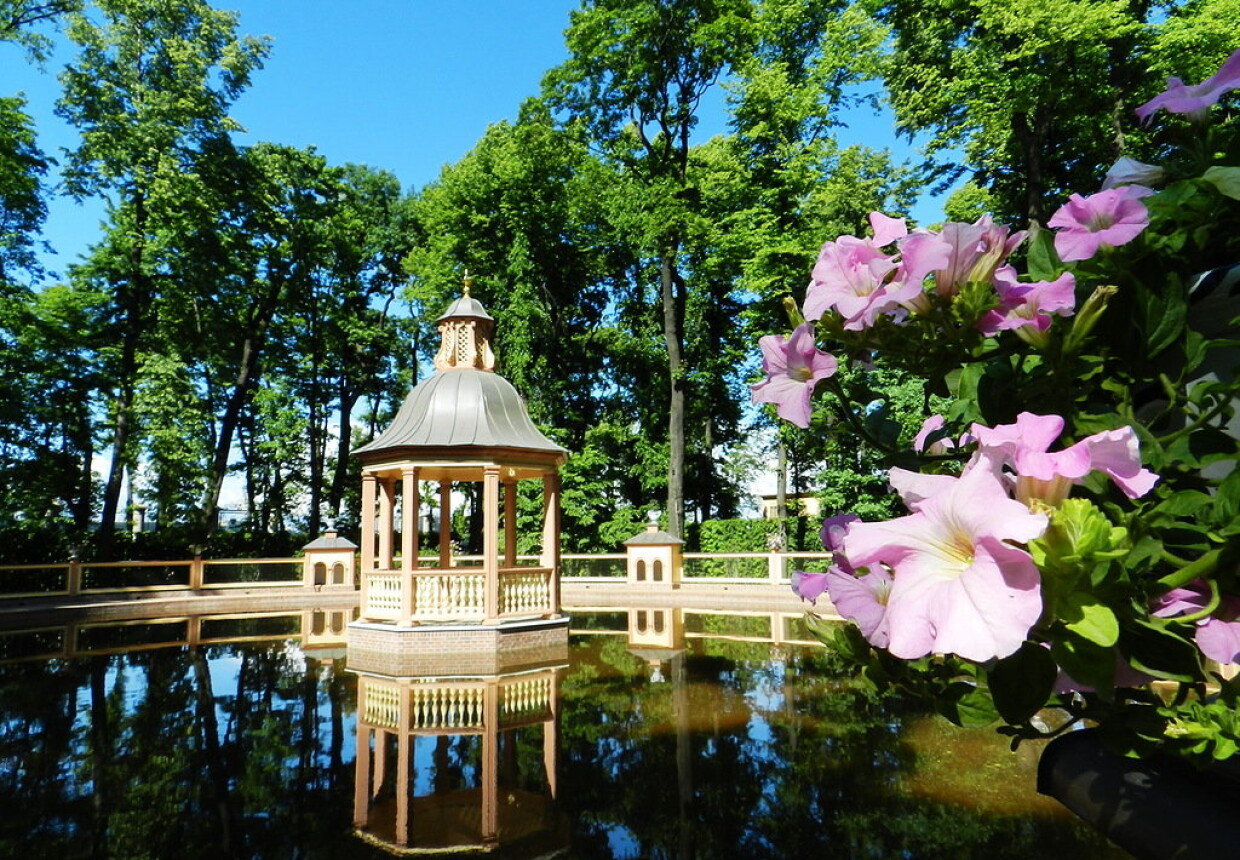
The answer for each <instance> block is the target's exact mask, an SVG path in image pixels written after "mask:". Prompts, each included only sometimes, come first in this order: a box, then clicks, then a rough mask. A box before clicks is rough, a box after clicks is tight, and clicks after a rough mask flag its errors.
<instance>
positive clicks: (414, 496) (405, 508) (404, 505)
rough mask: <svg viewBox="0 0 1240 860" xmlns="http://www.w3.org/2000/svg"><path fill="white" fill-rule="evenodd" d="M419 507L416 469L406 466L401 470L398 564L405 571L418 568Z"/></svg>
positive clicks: (419, 495)
mask: <svg viewBox="0 0 1240 860" xmlns="http://www.w3.org/2000/svg"><path fill="white" fill-rule="evenodd" d="M420 507H421V494H420V493H419V492H418V470H417V469H415V468H414V467H412V466H406V467H405V468H403V469H402V470H401V504H400V558H401V562H400V566H401V569H402V570H405V571H413V570H417V569H418V509H419V508H420Z"/></svg>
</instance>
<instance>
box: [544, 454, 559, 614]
mask: <svg viewBox="0 0 1240 860" xmlns="http://www.w3.org/2000/svg"><path fill="white" fill-rule="evenodd" d="M539 565H540V566H541V567H546V568H550V570H551V576H550V591H551V611H552V613H553V614H555V615H559V613H560V473H559V472H547V473H546V474H545V475H543V535H542V557H541V558H540V559H539Z"/></svg>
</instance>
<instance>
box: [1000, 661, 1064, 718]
mask: <svg viewBox="0 0 1240 860" xmlns="http://www.w3.org/2000/svg"><path fill="white" fill-rule="evenodd" d="M1058 674H1059V670H1058V667H1057V666H1056V665H1055V659H1054V658H1053V657H1052V656H1051V652H1050V650H1048V649H1046V648H1043V647H1042V646H1041V645H1037V644H1035V643H1033V642H1026V643H1024V644H1023V645H1021V646H1020V648H1019V649H1018V650H1017V651H1016V653H1015V654H1011V655H1009V656H1007V657H1004V658H1003V659H1002V660H1000V661H999V662H997V663H996V664H995V665H994V667H993V668H992V669H991V670H990V674H989V678H990V693H991V695H992V696H993V698H994V703H995V707H996V708H997V709H998V711H999V716H1001V717H1003V719H1004V720H1005V721H1006V722H1008V723H1013V724H1019V723H1024V722H1027V721H1028V720H1029V718H1030V717H1032V716H1033V715H1034V714H1036V713H1037V712H1038V710H1039V709H1041V708H1042V707H1043V706H1044V705H1045V704H1046V700H1047V699H1048V698H1050V695H1051V690H1052V689H1053V688H1054V686H1055V678H1056V676H1057V675H1058Z"/></svg>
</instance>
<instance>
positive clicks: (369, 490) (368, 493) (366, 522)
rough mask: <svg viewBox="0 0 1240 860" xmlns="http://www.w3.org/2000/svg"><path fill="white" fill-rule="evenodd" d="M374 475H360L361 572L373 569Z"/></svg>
mask: <svg viewBox="0 0 1240 860" xmlns="http://www.w3.org/2000/svg"><path fill="white" fill-rule="evenodd" d="M375 481H376V479H375V476H374V474H373V473H371V472H366V473H364V474H363V475H362V534H361V539H362V573H369V572H370V571H372V570H374V569H375V495H376V487H375Z"/></svg>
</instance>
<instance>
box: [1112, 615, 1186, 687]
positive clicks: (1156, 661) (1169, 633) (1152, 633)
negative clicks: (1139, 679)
mask: <svg viewBox="0 0 1240 860" xmlns="http://www.w3.org/2000/svg"><path fill="white" fill-rule="evenodd" d="M1176 626H1177V627H1183V626H1184V625H1176ZM1120 649H1121V650H1122V651H1123V652H1124V653H1125V654H1127V655H1128V659H1129V662H1131V663H1132V665H1133V667H1134V668H1136V669H1139V670H1140V671H1142V672H1145V673H1147V674H1149V675H1153V676H1154V677H1155V678H1165V679H1167V680H1171V681H1180V682H1182V683H1185V684H1191V683H1194V682H1196V681H1200V680H1201V679H1202V678H1203V677H1204V676H1203V672H1202V668H1201V655H1200V653H1199V652H1198V651H1197V646H1196V645H1194V644H1193V643H1192V642H1190V641H1188V640H1187V639H1185V638H1184V637H1183V636H1181V635H1179V634H1177V633H1176V632H1174V631H1173V630H1172V629H1171V628H1170V627H1167V626H1163V625H1161V624H1158V623H1157V622H1154V621H1150V620H1147V619H1144V618H1134V619H1132V620H1131V621H1129V622H1127V623H1125V624H1124V626H1123V628H1122V630H1121V636H1120Z"/></svg>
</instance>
